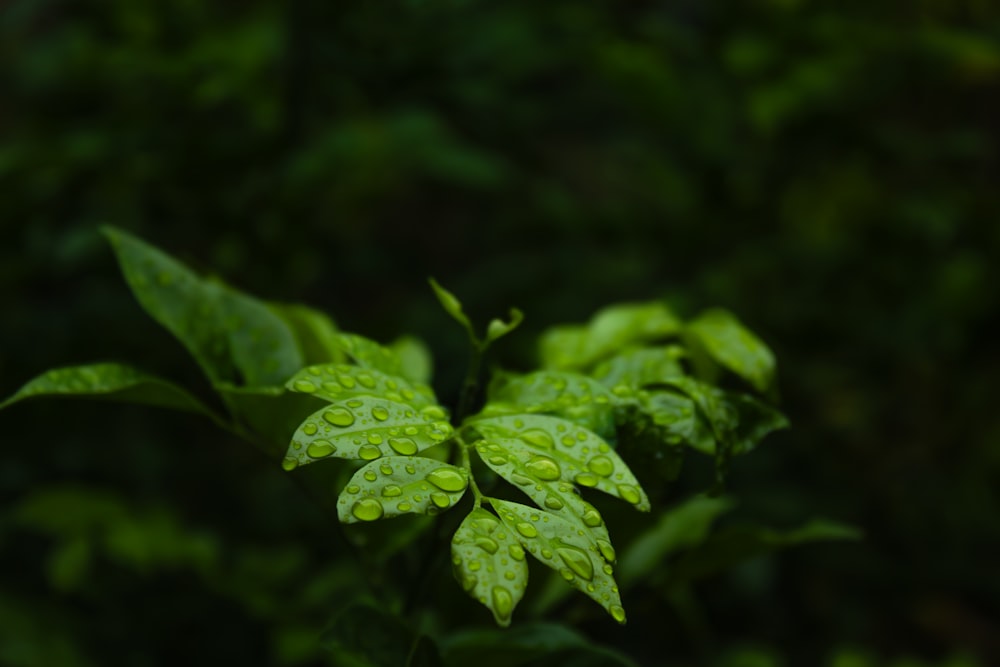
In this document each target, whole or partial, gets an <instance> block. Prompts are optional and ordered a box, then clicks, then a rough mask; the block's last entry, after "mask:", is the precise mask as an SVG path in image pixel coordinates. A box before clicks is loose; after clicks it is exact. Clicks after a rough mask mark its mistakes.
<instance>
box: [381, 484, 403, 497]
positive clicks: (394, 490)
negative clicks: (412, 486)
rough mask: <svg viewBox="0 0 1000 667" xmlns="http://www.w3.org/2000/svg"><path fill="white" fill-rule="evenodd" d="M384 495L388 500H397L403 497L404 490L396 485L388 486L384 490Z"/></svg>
mask: <svg viewBox="0 0 1000 667" xmlns="http://www.w3.org/2000/svg"><path fill="white" fill-rule="evenodd" d="M382 495H383V496H385V497H386V498H395V497H396V496H401V495H403V489H401V488H400V487H398V486H397V485H395V484H387V485H385V486H384V487H383V488H382Z"/></svg>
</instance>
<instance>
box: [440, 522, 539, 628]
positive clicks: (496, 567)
mask: <svg viewBox="0 0 1000 667" xmlns="http://www.w3.org/2000/svg"><path fill="white" fill-rule="evenodd" d="M451 554H452V563H453V565H454V573H455V578H456V579H457V580H458V582H459V583H460V584H461V585H462V588H463V589H465V592H466V593H468V594H469V595H471V596H472V597H473V598H475V599H476V600H479V602H481V603H482V604H484V605H485V606H486V607H487V608H488V609H489V610H490V611H491V612H493V618H494V619H496V622H497V623H498V624H499V625H501V626H503V627H507V626H508V625H510V619H511V614H512V613H513V612H514V608H515V607H516V606H517V603H518V602H520V601H521V597H522V596H523V595H524V591H525V589H526V588H527V586H528V564H527V562H526V559H525V555H524V549H523V548H522V547H521V545H520V544H519V543H518V538H517V536H516V534H515V532H514V531H512V530H510V529H509V528H505V527H504V526H503V524H502V523H501V522H500V521H499V520H498V519H497V518H496V517H495V516H494V515H493V514H491V513H490V512H487V511H486V510H485V509H483V508H481V507H476V508H475V509H473V510H472V511H471V512H470V513H469V514H468V516H466V517H465V519H464V520H463V521H462V524H461V525H460V526H459V527H458V530H456V531H455V535H454V536H453V537H452V539H451Z"/></svg>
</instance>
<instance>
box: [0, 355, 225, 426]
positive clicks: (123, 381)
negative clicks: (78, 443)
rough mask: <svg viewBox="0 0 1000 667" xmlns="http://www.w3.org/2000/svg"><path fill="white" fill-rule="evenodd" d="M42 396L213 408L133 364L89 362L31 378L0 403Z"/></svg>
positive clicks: (189, 408) (198, 409) (203, 410)
mask: <svg viewBox="0 0 1000 667" xmlns="http://www.w3.org/2000/svg"><path fill="white" fill-rule="evenodd" d="M38 396H66V397H80V398H101V399H108V400H114V401H121V402H123V403H138V404H142V405H153V406H157V407H162V408H171V409H174V410H183V411H186V412H197V413H201V414H205V415H211V411H210V410H209V409H208V408H207V407H205V406H204V405H202V403H201V402H200V401H199V400H198V399H196V398H195V397H194V396H192V395H191V394H189V393H187V392H186V391H184V390H183V389H181V388H180V387H178V386H177V385H175V384H173V383H171V382H168V381H166V380H163V379H161V378H158V377H156V376H154V375H149V374H148V373H144V372H142V371H140V370H138V369H136V368H133V367H131V366H126V365H124V364H116V363H100V364H88V365H84V366H70V367H67V368H58V369H54V370H50V371H48V372H46V373H43V374H42V375H39V376H38V377H36V378H33V379H32V380H29V381H28V382H27V383H25V385H24V386H23V387H21V388H20V389H19V390H18V391H17V393H15V394H14V395H13V396H11V397H10V398H8V399H7V400H6V401H4V402H3V403H0V409H3V408H6V407H8V406H10V405H13V404H14V403H17V402H19V401H23V400H25V399H28V398H34V397H38Z"/></svg>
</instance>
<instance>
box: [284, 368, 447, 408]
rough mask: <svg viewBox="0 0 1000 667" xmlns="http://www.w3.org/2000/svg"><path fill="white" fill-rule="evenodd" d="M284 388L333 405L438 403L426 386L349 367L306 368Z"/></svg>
mask: <svg viewBox="0 0 1000 667" xmlns="http://www.w3.org/2000/svg"><path fill="white" fill-rule="evenodd" d="M285 386H286V387H287V388H288V389H289V390H291V391H294V392H298V393H301V394H309V395H311V396H315V397H316V398H322V399H324V400H327V401H331V402H337V401H344V400H347V399H349V398H354V397H356V396H375V397H380V398H385V399H388V400H390V401H395V402H396V403H405V404H407V405H411V406H413V407H415V408H417V409H420V408H425V407H427V406H429V405H435V404H436V403H437V399H436V398H435V397H434V392H433V391H432V390H431V388H430V387H428V386H427V385H425V384H420V383H416V382H414V383H411V382H408V381H407V380H404V379H403V378H401V377H399V376H396V375H386V374H385V373H383V372H382V371H379V370H375V369H372V368H364V367H361V366H350V365H348V364H323V365H319V366H309V367H308V368H303V369H302V370H300V371H299V372H298V373H296V374H295V375H294V376H293V377H292V378H291V379H290V380H288V382H287V383H286V385H285Z"/></svg>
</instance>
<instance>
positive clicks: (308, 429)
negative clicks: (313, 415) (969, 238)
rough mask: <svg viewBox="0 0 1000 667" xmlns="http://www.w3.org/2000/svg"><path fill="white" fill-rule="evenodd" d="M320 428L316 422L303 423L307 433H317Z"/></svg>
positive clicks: (303, 428)
mask: <svg viewBox="0 0 1000 667" xmlns="http://www.w3.org/2000/svg"><path fill="white" fill-rule="evenodd" d="M318 430H319V429H318V428H317V427H316V424H313V423H312V422H309V423H307V424H303V425H302V432H303V433H305V434H306V435H316V431H318Z"/></svg>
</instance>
